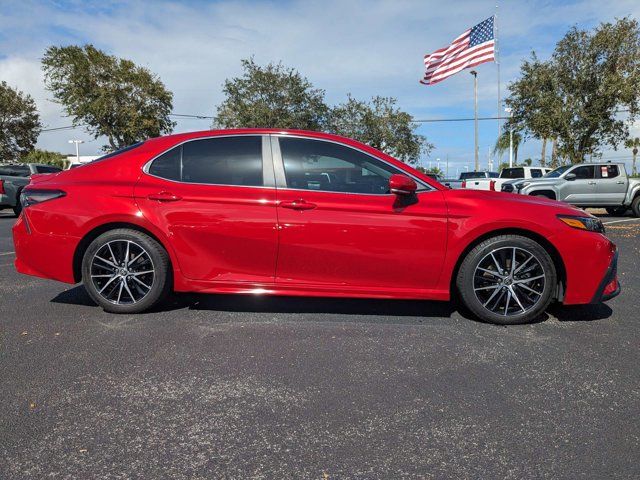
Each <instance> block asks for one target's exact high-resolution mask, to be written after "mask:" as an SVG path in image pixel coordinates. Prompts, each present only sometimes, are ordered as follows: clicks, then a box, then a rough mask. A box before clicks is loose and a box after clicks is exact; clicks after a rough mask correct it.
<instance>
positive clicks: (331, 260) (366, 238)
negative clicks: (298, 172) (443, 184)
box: [276, 189, 447, 289]
mask: <svg viewBox="0 0 640 480" xmlns="http://www.w3.org/2000/svg"><path fill="white" fill-rule="evenodd" d="M278 205H279V206H278V219H279V224H280V247H279V253H278V266H277V275H276V282H277V283H286V284H295V283H307V284H318V285H334V286H335V285H345V286H354V287H357V286H368V287H385V288H408V289H430V288H434V287H435V285H436V282H437V280H438V277H439V275H440V270H441V267H442V263H443V260H444V254H445V248H446V226H447V218H446V205H445V202H444V199H443V195H442V193H441V192H440V191H429V192H422V193H419V194H418V195H416V196H415V197H414V203H413V204H410V202H409V201H408V200H407V198H406V197H400V196H396V195H354V194H345V193H333V192H319V191H311V190H306V191H305V190H287V189H280V190H278Z"/></svg>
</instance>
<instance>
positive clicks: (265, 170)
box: [142, 133, 275, 189]
mask: <svg viewBox="0 0 640 480" xmlns="http://www.w3.org/2000/svg"><path fill="white" fill-rule="evenodd" d="M228 137H260V138H261V142H262V143H261V155H262V185H231V184H228V183H201V182H183V181H181V180H172V179H170V178H165V177H159V176H158V175H153V174H152V173H149V168H150V167H151V164H152V163H153V162H154V161H155V160H156V159H157V158H158V157H161V156H162V155H164V154H165V153H167V152H169V151H171V150H173V149H174V148H178V147H181V146H182V145H184V144H185V143H189V142H195V141H198V140H211V139H215V138H228ZM268 137H269V135H265V134H262V133H234V134H229V135H208V136H205V137H196V138H188V139H186V140H183V141H182V142H179V143H176V144H175V145H172V146H171V147H169V148H167V149H166V150H163V151H162V152H160V153H158V154H157V155H155V156H154V157H152V158H151V159H150V160H147V162H146V163H145V164H144V165H143V166H142V172H143V173H144V174H145V175H149V176H150V177H153V178H159V179H161V180H164V181H165V182H171V183H177V184H180V185H208V186H212V187H239V188H262V189H273V188H275V178H274V176H273V175H272V172H273V159H272V155H271V147H270V142H271V140H270V139H269V138H268ZM265 154H266V156H265ZM180 156H181V158H180V168H182V150H181V151H180ZM180 175H181V176H182V171H181V172H180Z"/></svg>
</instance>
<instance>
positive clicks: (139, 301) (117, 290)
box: [82, 229, 170, 313]
mask: <svg viewBox="0 0 640 480" xmlns="http://www.w3.org/2000/svg"><path fill="white" fill-rule="evenodd" d="M169 278H170V268H169V257H168V255H167V252H166V251H165V249H164V248H163V247H162V245H160V244H159V243H158V242H157V241H156V240H155V239H153V238H151V237H150V236H149V235H146V234H144V233H142V232H138V231H136V230H130V229H116V230H110V231H108V232H105V233H103V234H102V235H100V236H99V237H97V238H96V239H95V240H93V241H92V242H91V244H90V245H89V247H88V248H87V250H86V251H85V253H84V257H83V260H82V281H83V283H84V286H85V288H86V289H87V292H88V293H89V295H90V296H91V298H92V299H93V300H94V301H95V302H96V303H97V304H98V305H100V306H101V307H102V308H103V309H104V310H106V311H107V312H112V313H138V312H142V311H144V310H147V309H149V308H151V307H152V306H153V305H155V304H156V303H157V302H158V301H160V300H161V299H162V298H164V297H165V296H166V295H167V293H168V291H169V289H170V281H169Z"/></svg>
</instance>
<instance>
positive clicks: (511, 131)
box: [504, 107, 513, 168]
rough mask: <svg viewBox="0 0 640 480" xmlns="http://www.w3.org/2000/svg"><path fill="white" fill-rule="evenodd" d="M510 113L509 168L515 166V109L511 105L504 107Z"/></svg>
mask: <svg viewBox="0 0 640 480" xmlns="http://www.w3.org/2000/svg"><path fill="white" fill-rule="evenodd" d="M504 111H505V112H507V113H508V114H509V168H511V167H513V122H512V121H511V119H512V118H513V110H512V108H511V107H507V108H505V109H504Z"/></svg>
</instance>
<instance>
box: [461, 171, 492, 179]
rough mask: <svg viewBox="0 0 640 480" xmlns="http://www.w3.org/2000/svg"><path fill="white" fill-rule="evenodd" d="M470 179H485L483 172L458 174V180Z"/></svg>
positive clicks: (485, 175)
mask: <svg viewBox="0 0 640 480" xmlns="http://www.w3.org/2000/svg"><path fill="white" fill-rule="evenodd" d="M470 178H487V174H486V173H485V172H462V173H461V174H460V180H468V179H470Z"/></svg>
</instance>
